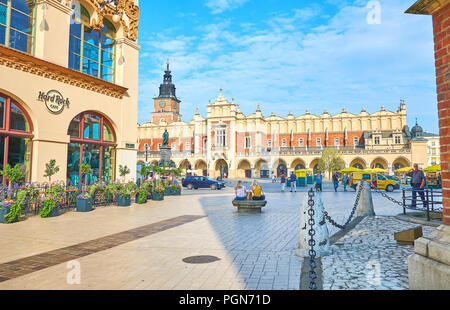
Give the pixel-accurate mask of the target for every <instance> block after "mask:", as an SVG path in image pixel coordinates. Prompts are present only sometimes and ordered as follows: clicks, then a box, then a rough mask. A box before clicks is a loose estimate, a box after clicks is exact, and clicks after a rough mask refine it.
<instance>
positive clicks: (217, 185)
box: [183, 177, 225, 190]
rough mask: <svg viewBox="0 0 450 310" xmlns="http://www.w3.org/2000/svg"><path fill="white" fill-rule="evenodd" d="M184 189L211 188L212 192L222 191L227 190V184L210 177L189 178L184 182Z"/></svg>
mask: <svg viewBox="0 0 450 310" xmlns="http://www.w3.org/2000/svg"><path fill="white" fill-rule="evenodd" d="M183 187H186V188H187V189H199V188H210V189H212V190H221V189H222V188H225V183H223V182H219V181H215V180H213V179H211V178H208V177H187V178H186V179H184V180H183Z"/></svg>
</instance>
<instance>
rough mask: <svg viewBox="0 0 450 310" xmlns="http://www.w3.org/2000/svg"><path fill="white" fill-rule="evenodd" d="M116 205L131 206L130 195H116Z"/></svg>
mask: <svg viewBox="0 0 450 310" xmlns="http://www.w3.org/2000/svg"><path fill="white" fill-rule="evenodd" d="M117 206H119V207H129V206H131V196H130V195H128V196H126V197H122V196H120V194H119V196H118V197H117Z"/></svg>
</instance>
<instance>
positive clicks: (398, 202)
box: [370, 183, 403, 208]
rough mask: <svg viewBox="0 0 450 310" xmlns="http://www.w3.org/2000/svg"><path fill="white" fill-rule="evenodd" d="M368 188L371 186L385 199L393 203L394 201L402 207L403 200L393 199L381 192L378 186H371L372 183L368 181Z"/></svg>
mask: <svg viewBox="0 0 450 310" xmlns="http://www.w3.org/2000/svg"><path fill="white" fill-rule="evenodd" d="M370 188H372V189H373V190H375V191H376V192H377V193H379V194H381V196H383V197H384V198H386V199H387V200H389V201H391V202H393V203H395V204H398V205H399V206H400V207H402V208H403V202H400V201H398V200H395V199H394V198H392V197H389V196H388V195H387V194H386V193H385V192H383V191H382V190H379V189H378V188H376V187H375V186H373V184H371V183H370Z"/></svg>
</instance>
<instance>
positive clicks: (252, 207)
mask: <svg viewBox="0 0 450 310" xmlns="http://www.w3.org/2000/svg"><path fill="white" fill-rule="evenodd" d="M266 205H267V201H266V200H233V206H235V207H237V208H238V211H259V212H261V209H262V208H264V207H265V206H266Z"/></svg>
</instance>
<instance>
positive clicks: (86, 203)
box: [77, 198, 92, 212]
mask: <svg viewBox="0 0 450 310" xmlns="http://www.w3.org/2000/svg"><path fill="white" fill-rule="evenodd" d="M91 211H92V199H81V198H77V212H91Z"/></svg>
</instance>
